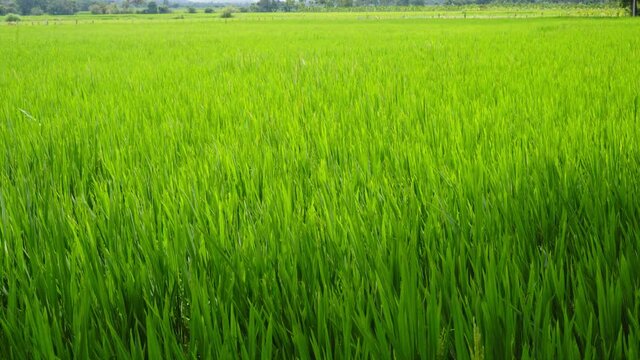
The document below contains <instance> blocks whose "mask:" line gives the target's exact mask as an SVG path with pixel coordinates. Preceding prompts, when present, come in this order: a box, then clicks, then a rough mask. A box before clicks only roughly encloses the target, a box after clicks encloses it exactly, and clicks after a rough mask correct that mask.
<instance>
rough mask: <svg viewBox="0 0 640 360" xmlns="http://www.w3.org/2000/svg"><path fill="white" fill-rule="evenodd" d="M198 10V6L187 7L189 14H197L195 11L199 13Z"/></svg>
mask: <svg viewBox="0 0 640 360" xmlns="http://www.w3.org/2000/svg"><path fill="white" fill-rule="evenodd" d="M197 12H198V11H197V10H196V8H194V7H193V6H189V7H188V8H187V13H189V14H195V13H197Z"/></svg>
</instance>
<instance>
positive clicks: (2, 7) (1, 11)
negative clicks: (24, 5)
mask: <svg viewBox="0 0 640 360" xmlns="http://www.w3.org/2000/svg"><path fill="white" fill-rule="evenodd" d="M18 11H19V9H18V6H17V5H16V3H15V2H14V1H13V0H10V1H2V0H0V16H4V15H7V14H10V13H17V12H18Z"/></svg>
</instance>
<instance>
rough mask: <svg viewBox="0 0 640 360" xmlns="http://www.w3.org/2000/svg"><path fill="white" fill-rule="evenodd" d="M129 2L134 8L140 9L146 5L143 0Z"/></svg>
mask: <svg viewBox="0 0 640 360" xmlns="http://www.w3.org/2000/svg"><path fill="white" fill-rule="evenodd" d="M130 1H131V5H133V6H135V7H141V6H143V5H144V4H145V3H146V1H145V0H130Z"/></svg>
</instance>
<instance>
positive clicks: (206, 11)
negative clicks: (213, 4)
mask: <svg viewBox="0 0 640 360" xmlns="http://www.w3.org/2000/svg"><path fill="white" fill-rule="evenodd" d="M204 13H205V14H213V8H210V7H208V8H206V9H204Z"/></svg>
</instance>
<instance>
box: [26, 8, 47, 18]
mask: <svg viewBox="0 0 640 360" xmlns="http://www.w3.org/2000/svg"><path fill="white" fill-rule="evenodd" d="M29 14H31V15H33V16H40V15H44V11H42V8H40V6H35V7H32V8H31V11H29Z"/></svg>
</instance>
